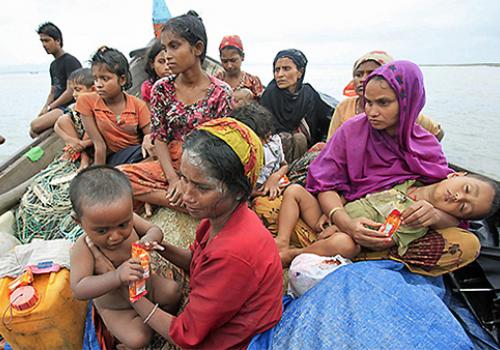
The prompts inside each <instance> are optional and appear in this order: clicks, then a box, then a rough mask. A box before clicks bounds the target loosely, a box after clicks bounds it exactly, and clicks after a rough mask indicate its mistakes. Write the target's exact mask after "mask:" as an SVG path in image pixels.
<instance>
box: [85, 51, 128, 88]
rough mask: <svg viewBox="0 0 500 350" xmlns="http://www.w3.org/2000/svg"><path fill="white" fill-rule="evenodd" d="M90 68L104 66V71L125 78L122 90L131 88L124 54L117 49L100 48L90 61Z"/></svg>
mask: <svg viewBox="0 0 500 350" xmlns="http://www.w3.org/2000/svg"><path fill="white" fill-rule="evenodd" d="M90 64H91V65H92V67H94V66H96V65H99V64H104V65H105V66H106V69H107V70H109V71H110V72H111V73H113V74H116V75H118V76H119V77H121V76H122V75H123V76H125V85H124V86H122V90H127V89H129V88H130V87H132V74H131V73H130V69H129V64H128V60H127V58H126V57H125V55H124V54H122V53H121V52H120V51H118V50H117V49H113V48H109V47H107V46H101V47H100V48H98V49H97V51H96V52H95V53H94V55H93V56H92V58H91V59H90Z"/></svg>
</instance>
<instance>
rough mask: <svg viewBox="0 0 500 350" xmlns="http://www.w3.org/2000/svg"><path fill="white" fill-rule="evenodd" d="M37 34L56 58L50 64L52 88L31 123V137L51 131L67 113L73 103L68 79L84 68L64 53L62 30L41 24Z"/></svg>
mask: <svg viewBox="0 0 500 350" xmlns="http://www.w3.org/2000/svg"><path fill="white" fill-rule="evenodd" d="M37 33H38V35H39V36H40V41H41V42H42V45H43V48H44V49H45V51H46V52H47V53H48V54H50V55H52V56H54V61H52V63H51V64H50V81H51V84H50V85H51V87H50V93H49V96H48V97H47V102H45V105H44V106H43V107H42V110H41V111H40V113H39V114H38V116H37V117H36V118H35V119H34V120H33V121H32V122H31V130H30V135H31V136H32V137H36V136H38V135H39V134H40V133H42V132H43V131H45V130H47V129H50V128H51V127H52V126H53V125H54V123H55V122H56V120H57V118H59V117H60V116H61V115H62V114H63V113H64V112H66V107H67V106H68V105H69V104H70V103H72V102H73V95H72V91H71V88H70V87H69V86H67V80H68V77H69V75H70V74H71V72H73V71H74V70H76V69H78V68H81V67H82V65H81V64H80V61H78V59H76V58H75V57H74V56H72V55H70V54H69V53H67V52H64V50H63V38H62V33H61V30H60V29H59V28H58V27H56V26H55V25H54V24H53V23H50V22H46V23H43V24H41V25H40V27H38V30H37Z"/></svg>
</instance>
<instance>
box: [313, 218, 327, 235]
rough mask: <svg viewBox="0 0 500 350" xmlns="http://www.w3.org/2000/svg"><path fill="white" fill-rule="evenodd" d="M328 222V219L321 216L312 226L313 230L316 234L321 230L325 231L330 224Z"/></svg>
mask: <svg viewBox="0 0 500 350" xmlns="http://www.w3.org/2000/svg"><path fill="white" fill-rule="evenodd" d="M329 221H330V220H328V217H327V216H326V215H325V214H321V216H320V217H319V220H318V222H317V223H316V225H315V226H314V230H315V231H316V233H320V232H322V231H323V230H325V229H326V228H328V225H329V223H330V222H329Z"/></svg>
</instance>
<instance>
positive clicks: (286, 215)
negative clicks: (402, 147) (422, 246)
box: [276, 173, 500, 266]
mask: <svg viewBox="0 0 500 350" xmlns="http://www.w3.org/2000/svg"><path fill="white" fill-rule="evenodd" d="M425 202H427V203H430V204H431V205H432V206H433V207H435V208H438V209H440V210H442V211H444V212H446V213H448V214H450V215H453V216H454V217H456V218H457V219H481V218H485V217H488V216H491V215H493V214H494V213H495V212H496V211H497V210H498V208H499V206H500V189H499V188H498V185H497V184H496V183H495V182H492V181H491V180H489V179H487V178H484V177H482V176H478V175H468V176H466V174H465V173H453V174H450V175H449V176H448V178H447V179H445V180H442V181H440V182H437V183H434V184H431V185H426V186H418V185H417V184H416V183H415V181H414V180H410V181H406V182H404V183H402V184H399V185H396V186H395V187H393V188H392V189H390V190H387V191H382V192H378V193H374V194H369V195H367V196H366V197H363V198H361V199H358V200H355V201H352V202H349V203H347V204H346V205H345V206H344V207H343V208H342V209H340V208H339V210H345V211H346V212H347V213H348V214H349V216H350V217H351V218H353V219H355V218H365V220H364V222H363V224H365V225H368V226H370V227H373V228H374V229H379V228H380V227H381V225H382V224H383V223H384V222H385V219H386V217H387V216H388V215H389V213H390V212H391V211H392V210H393V209H397V210H399V211H400V212H401V217H402V218H403V219H408V218H409V217H410V216H411V215H417V214H416V212H417V211H418V210H420V208H421V207H422V205H423V204H425ZM335 212H336V209H334V210H332V212H330V216H334V215H335ZM299 217H300V218H302V219H303V220H304V221H305V223H306V224H307V225H308V226H309V227H311V228H313V229H314V230H315V232H316V233H317V234H318V236H317V240H316V241H315V242H314V243H312V244H311V245H310V246H308V247H306V248H301V249H296V248H290V247H289V245H290V239H291V235H292V232H293V230H294V227H295V225H296V224H297V221H298V219H299ZM331 220H332V218H331V217H330V218H328V217H327V215H324V214H323V213H322V210H321V208H320V205H319V202H318V200H317V199H316V198H315V197H314V196H313V195H312V194H310V193H309V192H307V190H306V189H305V188H303V187H301V186H299V185H292V186H290V187H288V188H287V189H286V191H285V193H284V195H283V201H282V203H281V207H280V212H279V217H278V235H277V236H276V244H277V246H278V248H279V250H280V256H281V261H282V264H283V265H284V266H288V265H289V264H290V262H291V261H292V260H293V258H295V256H297V255H298V254H301V253H313V254H317V255H322V256H334V255H337V254H340V255H342V256H343V257H345V258H353V257H355V256H356V255H357V254H359V252H360V250H361V248H360V246H359V245H358V244H357V243H356V242H354V240H353V239H352V238H351V236H349V235H347V234H346V233H343V232H338V231H337V230H336V227H335V226H329V227H327V228H326V229H325V226H327V223H328V222H329V221H331ZM436 227H439V223H437V224H436ZM427 230H428V228H427V227H409V226H405V225H401V226H400V228H399V229H398V231H397V232H396V233H394V234H393V235H392V237H387V238H385V239H387V240H391V239H392V240H394V241H395V243H396V244H397V246H398V254H399V255H403V254H404V253H405V252H406V250H407V248H408V245H409V244H410V243H411V242H413V241H414V240H416V239H418V238H420V237H422V236H424V235H425V234H426V233H427Z"/></svg>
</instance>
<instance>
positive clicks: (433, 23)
mask: <svg viewBox="0 0 500 350" xmlns="http://www.w3.org/2000/svg"><path fill="white" fill-rule="evenodd" d="M167 4H168V6H169V9H170V12H171V13H172V14H173V15H174V16H175V15H179V14H182V13H185V12H186V11H187V10H189V9H194V10H196V11H197V12H198V13H199V14H200V16H201V17H202V18H203V20H204V23H205V25H206V28H207V33H208V52H209V54H210V55H212V56H217V55H218V52H217V47H218V44H219V42H220V40H221V38H222V36H223V35H225V34H239V35H240V36H241V38H242V40H243V44H244V46H245V51H246V55H247V61H249V62H251V63H252V64H261V63H262V64H266V63H269V64H271V62H272V59H273V57H274V55H275V54H276V52H277V51H278V50H280V49H284V48H290V47H295V48H299V49H301V50H302V51H304V53H305V54H306V56H308V58H309V61H310V63H315V64H351V63H352V62H353V61H354V60H355V59H356V58H357V57H359V56H360V55H361V54H363V53H365V52H367V51H370V50H373V49H383V50H386V51H388V52H390V53H391V54H392V55H393V56H394V57H397V58H405V59H411V60H413V61H415V62H417V63H421V64H422V63H473V62H500V1H499V0H485V1H481V0H476V1H473V0H471V1H466V0H455V1H452V0H443V1H440V0H420V1H417V0H406V1H396V0H392V1H383V0H382V1H380V0H377V1H373V0H372V1H365V0H356V1H353V0H344V1H337V0H328V1H315V0H302V1H295V0H289V1H272V0H250V1H235V0H233V1H228V0H198V1H195V0H168V1H167ZM151 7H152V5H151V1H150V0H109V1H106V0H13V1H2V4H1V8H2V10H1V14H0V33H1V35H0V50H1V51H0V53H1V54H0V66H4V65H25V64H46V63H49V62H50V61H51V60H52V57H51V56H48V55H46V54H45V51H44V50H43V48H42V46H41V44H40V42H39V40H38V35H37V34H36V33H35V30H36V28H37V26H38V24H40V23H42V22H44V21H52V22H54V23H55V24H56V25H58V26H59V27H60V28H61V30H62V32H63V37H64V49H65V50H66V51H67V52H70V53H72V54H73V55H75V56H76V57H77V58H79V59H80V60H81V61H82V62H83V61H87V60H88V59H89V58H90V56H91V54H92V52H93V51H94V50H95V49H96V48H97V47H98V46H100V45H103V44H106V45H108V46H111V47H116V48H118V49H119V50H122V51H123V52H125V53H128V52H129V51H130V50H132V49H135V48H138V47H142V46H144V45H145V44H146V43H147V42H148V41H149V39H150V38H151V37H152V35H153V34H152V24H151Z"/></svg>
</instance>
